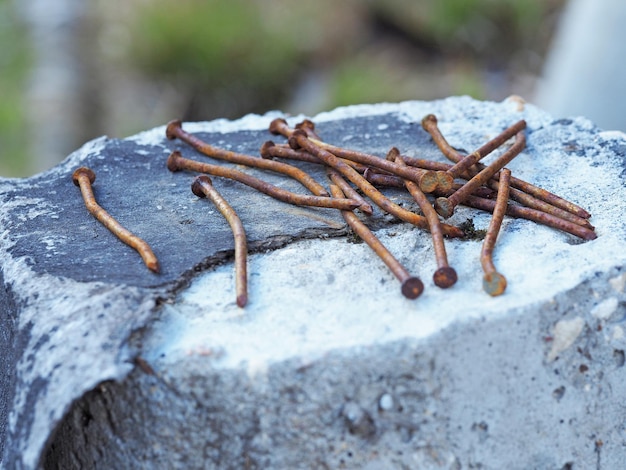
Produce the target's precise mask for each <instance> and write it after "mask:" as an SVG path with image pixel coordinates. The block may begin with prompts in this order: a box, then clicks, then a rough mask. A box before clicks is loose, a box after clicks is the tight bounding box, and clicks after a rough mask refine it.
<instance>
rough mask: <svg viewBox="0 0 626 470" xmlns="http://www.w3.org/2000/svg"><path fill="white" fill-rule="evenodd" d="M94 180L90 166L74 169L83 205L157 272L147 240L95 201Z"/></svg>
mask: <svg viewBox="0 0 626 470" xmlns="http://www.w3.org/2000/svg"><path fill="white" fill-rule="evenodd" d="M95 180H96V174H95V173H94V172H93V170H92V169H91V168H87V167H84V166H83V167H80V168H78V169H76V171H74V174H73V175H72V181H74V184H75V185H76V186H78V187H79V188H80V192H81V194H82V196H83V200H84V201H85V207H86V208H87V210H88V211H89V213H90V214H92V215H93V216H94V217H95V218H96V219H98V221H99V222H100V223H101V224H102V225H104V226H105V227H106V228H107V229H109V231H110V232H112V233H113V234H114V235H115V236H116V237H117V238H119V239H120V240H121V241H122V242H124V243H126V244H127V245H128V246H130V247H131V248H133V249H135V250H136V251H137V253H139V256H141V259H143V262H144V263H145V265H146V266H147V268H148V269H149V270H150V271H153V272H155V273H158V272H159V269H160V268H159V261H158V260H157V257H156V256H155V255H154V253H153V252H152V249H151V248H150V245H148V243H147V242H145V241H144V240H142V239H141V238H139V237H138V236H137V235H134V234H133V233H132V232H130V231H128V230H126V229H125V228H124V227H122V225H121V224H120V223H119V222H118V221H117V220H115V219H114V218H113V216H111V215H110V214H109V213H108V212H107V211H106V210H104V209H103V208H102V207H101V206H100V205H99V204H98V203H97V202H96V198H95V196H94V194H93V190H92V188H91V185H92V183H93V182H94V181H95Z"/></svg>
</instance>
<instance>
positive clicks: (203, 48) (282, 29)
mask: <svg viewBox="0 0 626 470" xmlns="http://www.w3.org/2000/svg"><path fill="white" fill-rule="evenodd" d="M15 1H17V0H15ZM564 2H565V0H420V1H419V2H415V1H414V0H344V1H342V2H337V1H334V0H316V1H313V0H300V1H298V2H294V1H292V0H179V1H177V2H171V1H169V0H132V1H128V0H97V1H94V2H93V3H91V4H90V5H91V6H90V8H91V10H92V12H91V15H90V17H91V18H90V21H93V22H94V27H93V28H91V27H89V28H86V31H87V33H86V34H89V35H90V37H89V41H88V42H86V44H87V43H88V44H94V46H93V50H86V49H89V48H88V47H84V48H83V52H81V53H83V54H90V55H89V57H88V58H84V59H85V60H84V61H80V62H81V64H83V67H84V68H88V67H92V66H93V65H88V64H94V63H95V64H96V65H95V66H93V67H95V68H94V69H90V70H87V73H85V77H87V79H90V78H89V77H91V79H94V77H95V79H94V83H93V85H92V87H86V88H87V89H89V90H90V93H89V96H91V95H94V94H96V93H100V95H101V96H93V97H92V98H93V102H95V103H101V109H93V110H87V112H86V115H90V116H98V117H99V120H92V121H90V122H92V124H93V123H100V122H102V123H103V124H102V125H103V126H104V128H103V129H99V131H96V132H99V134H100V135H101V134H105V133H109V134H110V135H114V136H121V137H123V136H126V135H129V134H131V133H133V132H136V131H137V130H140V129H144V128H146V127H151V126H155V125H159V124H162V123H163V122H164V121H165V120H168V119H171V118H174V117H178V118H182V119H185V120H207V119H213V118H217V117H225V118H236V117H239V116H241V115H243V114H246V113H250V112H257V113H262V112H265V111H267V110H271V109H282V110H284V111H286V112H292V113H305V114H309V115H313V114H315V113H317V112H319V111H322V110H326V109H332V108H334V107H336V106H338V105H348V104H352V103H365V102H379V101H401V100H405V99H424V100H428V99H435V98H441V97H444V96H449V95H457V94H469V95H471V96H473V97H475V98H478V99H493V100H499V99H503V98H505V97H506V96H507V95H508V94H511V93H521V94H524V91H526V90H522V91H519V90H517V89H516V87H517V86H518V85H519V84H520V83H521V82H520V77H524V76H534V75H537V74H538V73H539V71H540V68H541V65H542V58H543V56H544V53H545V50H546V48H547V45H548V41H549V39H550V36H551V33H552V31H553V26H554V22H555V19H556V16H557V14H558V12H559V11H560V8H561V7H562V6H563V4H564ZM13 3H14V2H12V1H11V0H0V40H1V41H2V44H3V48H2V49H1V50H0V67H2V74H0V95H1V96H2V100H0V145H1V147H0V148H1V152H2V158H1V159H0V174H3V175H12V174H23V173H24V171H25V170H26V169H28V165H27V163H26V159H25V155H26V152H27V150H25V149H26V147H27V146H26V126H25V124H24V122H25V116H24V113H25V107H24V98H23V92H24V86H23V83H24V82H25V81H26V78H27V72H28V65H29V53H28V50H29V48H28V40H27V39H26V35H25V33H24V31H23V30H22V28H21V27H20V25H19V22H18V21H17V19H16V17H15V14H14V12H13V9H12V7H11V5H12V4H13ZM89 47H92V46H89ZM87 59H89V60H87ZM35 60H36V58H35ZM98 67H99V68H98ZM120 90H123V91H120ZM81 100H82V98H81ZM87 101H89V100H87ZM88 105H89V103H86V106H88ZM140 116H142V117H144V119H140V118H139V117H140ZM146 116H148V117H146ZM85 124H86V123H83V124H82V125H85ZM77 125H81V123H79V124H77ZM9 156H10V157H11V158H10V159H9V158H8V157H9Z"/></svg>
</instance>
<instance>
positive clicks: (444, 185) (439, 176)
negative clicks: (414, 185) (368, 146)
mask: <svg viewBox="0 0 626 470" xmlns="http://www.w3.org/2000/svg"><path fill="white" fill-rule="evenodd" d="M398 155H400V150H398V149H397V147H392V148H391V149H390V150H389V152H387V156H386V159H387V160H389V161H391V162H396V156H398ZM400 156H402V155H400ZM407 158H409V157H404V156H402V160H403V162H404V164H405V165H406V166H412V167H415V168H421V169H423V170H427V171H429V172H430V175H429V176H431V180H427V181H428V184H429V185H430V187H434V189H433V190H432V191H424V190H423V189H422V187H421V186H420V189H422V191H423V192H430V193H432V192H435V191H448V190H449V189H451V188H452V184H453V183H454V177H453V176H452V175H450V174H449V173H448V171H447V168H446V169H445V170H441V168H436V167H431V168H426V167H420V166H419V165H409V164H408V163H407V160H406V159H407ZM433 178H434V181H433Z"/></svg>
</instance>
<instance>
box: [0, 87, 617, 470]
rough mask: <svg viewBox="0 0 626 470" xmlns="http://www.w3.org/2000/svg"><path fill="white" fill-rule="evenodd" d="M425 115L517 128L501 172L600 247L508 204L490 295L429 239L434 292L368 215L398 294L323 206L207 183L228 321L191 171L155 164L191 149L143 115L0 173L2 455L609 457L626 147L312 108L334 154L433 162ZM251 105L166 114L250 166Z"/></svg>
mask: <svg viewBox="0 0 626 470" xmlns="http://www.w3.org/2000/svg"><path fill="white" fill-rule="evenodd" d="M427 113H435V114H437V115H438V117H439V120H440V124H441V128H442V131H443V132H444V134H445V135H446V136H447V137H448V139H449V141H450V143H451V144H452V145H454V146H455V147H457V148H459V149H463V150H465V151H471V150H473V149H475V148H477V147H479V146H480V145H481V144H482V143H484V142H485V140H487V139H488V138H490V137H492V136H494V135H495V134H497V133H498V132H499V131H501V130H502V129H503V128H504V127H507V126H508V125H510V124H511V123H512V122H514V121H516V120H518V119H521V118H524V119H526V120H527V121H528V132H527V136H528V148H527V149H526V150H525V151H524V152H523V153H522V154H521V155H520V156H519V157H518V158H517V159H516V160H515V161H514V162H513V163H512V164H511V165H510V166H509V167H510V168H511V169H512V171H513V174H514V175H516V176H519V177H520V178H523V179H526V180H528V181H531V182H533V183H536V184H538V185H540V186H542V187H545V188H546V189H550V190H552V191H554V192H556V193H557V194H560V195H562V196H564V197H567V198H569V199H572V200H573V201H574V202H577V203H579V204H581V205H583V206H584V207H586V208H587V209H589V210H590V212H591V213H592V214H593V218H592V223H593V224H594V225H595V226H596V229H597V233H598V239H597V240H594V241H591V242H585V243H582V242H580V241H579V240H578V239H576V238H575V237H572V236H570V235H567V234H563V233H560V232H557V231H555V230H552V229H549V228H546V227H541V226H536V225H534V224H533V223H531V222H528V221H522V220H514V219H510V218H506V219H505V225H504V227H503V231H502V232H501V236H500V238H499V241H498V246H497V248H496V260H495V261H496V265H497V266H498V267H499V269H500V270H501V271H502V272H503V273H504V274H505V275H506V276H507V279H508V281H509V287H508V290H507V292H506V294H505V295H503V296H502V297H499V298H489V297H488V296H487V295H486V294H484V293H483V292H482V288H481V270H480V265H479V263H478V254H479V251H480V242H478V241H462V240H454V241H449V242H448V243H447V246H448V250H449V259H450V262H451V264H452V265H453V266H454V267H455V268H456V270H457V272H458V274H459V282H458V284H457V285H455V286H454V287H453V288H452V289H450V290H447V291H443V290H440V289H438V288H436V287H435V286H434V285H433V283H432V280H431V275H432V272H433V271H434V269H435V263H434V260H433V253H432V247H431V243H430V239H429V236H428V235H427V234H426V233H424V232H423V231H421V230H419V229H416V228H413V227H409V226H406V225H405V224H398V223H397V221H395V220H393V219H392V218H390V217H387V216H383V215H381V214H380V213H377V214H376V216H375V218H374V220H373V221H372V222H371V225H372V226H374V227H375V228H377V229H378V230H377V234H378V235H379V236H380V237H381V240H382V241H383V242H384V243H385V244H386V245H387V246H388V247H389V248H390V249H391V251H392V252H393V253H394V255H396V256H397V257H398V259H399V260H400V261H401V262H403V263H404V264H405V265H406V266H407V267H408V268H409V270H410V271H411V272H413V273H415V274H419V275H420V276H421V277H422V279H423V280H424V283H425V285H426V290H425V292H424V294H423V295H422V297H420V298H418V299H417V300H414V301H409V300H406V299H404V298H403V297H402V296H401V295H400V290H399V285H398V283H397V281H396V280H395V278H393V276H392V275H391V273H389V272H388V270H387V269H386V268H385V267H384V265H382V263H381V262H380V261H379V260H378V259H377V258H376V257H375V256H374V255H373V254H372V253H371V252H370V251H369V249H368V248H367V246H365V245H364V244H361V243H348V241H347V240H346V237H345V234H346V233H347V231H346V229H345V227H344V224H343V222H342V220H341V218H340V217H339V216H338V214H336V213H335V212H333V211H330V210H322V209H299V208H293V207H291V206H287V205H284V204H282V203H279V202H275V201H273V200H271V199H269V198H267V197H265V196H262V195H257V194H255V193H254V192H252V191H249V190H248V189H247V188H245V187H243V186H241V185H238V184H237V183H229V182H224V181H218V182H216V186H217V187H218V189H219V190H220V191H221V192H222V193H223V194H224V196H225V197H226V198H227V199H229V201H230V202H231V205H233V207H235V209H236V210H237V211H238V212H239V213H240V216H241V218H242V221H243V223H244V225H245V227H246V231H247V233H248V236H249V238H250V240H251V246H252V248H253V251H254V252H255V253H254V254H252V256H251V258H250V268H249V270H250V303H249V305H248V307H247V308H246V309H245V310H241V309H238V308H237V307H236V305H235V303H234V293H233V273H232V264H231V263H230V262H228V261H229V260H230V259H231V257H232V236H231V235H230V232H229V231H228V226H227V225H226V222H225V221H223V220H222V219H221V216H219V214H217V212H216V211H215V209H214V208H212V207H211V206H210V204H209V203H207V201H203V200H198V199H197V198H196V197H195V196H193V195H192V194H191V191H190V189H189V185H190V182H191V179H192V176H191V175H189V174H184V173H181V174H170V173H169V172H167V170H165V168H164V161H165V158H166V157H167V154H168V153H169V151H170V150H171V149H174V148H178V149H180V150H181V151H182V152H183V155H184V156H192V157H194V158H198V159H200V158H202V157H200V156H198V155H197V154H196V153H195V152H193V151H192V150H190V149H189V148H188V147H186V146H185V145H184V144H181V143H179V142H176V141H174V142H169V141H166V140H165V138H164V128H158V129H155V130H153V131H149V132H146V133H143V134H140V135H138V136H135V137H133V138H130V139H126V140H122V141H120V140H108V139H99V140H96V141H94V142H91V143H89V144H87V145H86V146H85V147H83V148H82V149H81V150H79V151H77V152H76V153H74V154H73V155H71V156H70V157H69V158H68V159H67V160H66V161H65V162H64V163H63V164H61V165H60V166H59V167H57V168H55V169H53V170H52V171H50V172H48V173H45V174H42V175H38V176H35V177H33V178H30V179H28V180H23V181H18V180H2V181H1V182H0V194H1V196H2V206H1V208H0V211H1V214H2V218H1V219H0V220H2V232H1V234H2V237H1V238H0V242H1V250H0V262H1V267H2V271H1V273H2V277H3V285H4V289H3V290H2V292H0V301H1V303H0V305H1V307H0V308H1V309H2V311H1V317H0V326H1V327H2V328H1V330H0V352H1V354H0V366H1V367H2V374H3V377H6V380H3V385H2V388H1V389H0V443H2V444H0V446H2V447H0V450H1V453H0V455H1V456H2V466H3V467H4V468H15V467H17V468H33V467H36V466H37V465H41V466H44V467H48V468H57V467H59V468H144V467H151V466H154V464H155V462H160V463H163V462H167V466H168V467H172V468H206V467H209V468H211V467H215V468H372V469H373V468H454V469H458V468H479V467H480V468H487V469H491V468H494V469H496V468H519V469H522V468H557V469H561V468H570V469H571V468H607V469H609V468H621V466H623V464H624V461H625V459H626V451H625V450H624V449H626V428H624V425H623V423H624V418H626V414H625V410H624V408H623V405H622V404H621V399H620V397H622V396H624V393H625V392H626V390H625V389H626V381H625V373H624V368H623V365H624V350H625V347H626V338H625V337H624V329H623V328H624V325H623V322H624V318H626V315H625V314H626V308H625V307H624V306H625V305H626V293H625V286H626V274H625V273H624V266H625V265H626V263H625V261H626V254H625V253H624V251H623V246H624V241H625V238H626V237H625V231H626V229H625V226H624V222H623V214H624V213H626V211H625V207H624V205H625V204H626V202H625V201H626V198H625V197H624V174H625V172H626V170H625V166H624V155H625V154H626V138H625V137H624V135H623V134H621V133H614V132H602V131H600V130H599V129H597V128H596V127H594V126H593V124H592V123H590V122H589V121H586V120H584V119H580V118H577V119H568V120H555V119H553V118H552V117H551V116H549V115H547V114H545V113H543V112H541V111H540V110H538V109H536V108H533V107H532V106H526V107H520V103H519V102H518V101H516V100H507V101H505V102H503V103H484V102H477V101H473V100H471V99H469V98H450V99H447V100H443V101H439V102H432V103H424V102H407V103H401V104H382V105H375V106H355V107H349V108H343V109H339V110H336V111H333V112H330V113H324V114H322V115H319V116H317V117H314V120H315V122H316V123H318V129H319V131H320V133H321V134H322V135H323V137H324V138H325V139H326V140H328V141H329V142H332V143H337V144H341V145H345V146H350V147H354V148H358V149H363V150H367V151H369V152H372V153H376V154H378V155H384V154H385V153H386V152H387V150H388V149H389V147H391V146H392V145H395V146H397V147H399V148H400V150H401V151H402V152H403V153H405V154H408V155H416V156H417V155H419V156H422V157H424V158H440V159H443V157H439V156H438V152H437V150H436V149H435V147H434V145H433V144H432V142H431V141H430V139H429V137H428V136H427V134H425V133H424V132H423V131H422V130H421V128H420V126H419V121H420V120H421V118H422V117H423V116H424V115H425V114H427ZM274 117H276V114H274V113H273V114H270V115H267V116H248V117H246V118H244V119H242V120H239V121H235V122H226V121H214V122H211V123H195V124H187V125H185V128H186V129H188V130H190V131H193V132H199V133H201V134H200V135H201V136H202V137H204V138H205V139H207V140H210V141H211V142H212V143H214V144H215V145H219V146H224V147H228V148H231V149H233V150H237V151H242V152H246V153H253V154H255V153H256V152H257V151H258V148H259V147H260V145H261V144H262V142H263V141H265V140H267V139H269V138H270V137H271V136H270V135H269V134H268V133H267V131H266V130H265V129H266V127H267V125H268V123H269V122H270V121H271V119H272V118H274ZM298 120H299V118H290V122H291V123H295V122H297V121H298ZM273 139H274V140H276V141H281V139H280V138H275V137H273ZM79 165H88V166H90V167H92V168H93V169H94V170H95V171H96V173H97V180H96V183H95V185H94V190H95V192H96V197H97V198H98V200H99V202H100V203H101V205H103V206H104V207H105V208H106V209H107V210H109V211H110V212H111V213H112V214H114V215H115V216H116V217H118V219H119V220H120V221H121V222H122V223H123V224H125V225H126V226H127V227H128V228H129V229H131V230H133V231H135V232H136V233H137V234H138V235H140V236H142V237H143V238H144V239H146V240H147V241H148V242H149V243H150V244H151V245H152V247H153V249H154V251H155V253H156V254H157V256H158V257H159V259H160V261H161V264H162V267H163V273H162V274H160V275H154V274H151V273H150V272H149V271H148V270H147V269H145V267H144V266H143V264H142V263H141V260H140V259H139V257H138V256H137V254H136V253H135V252H134V251H132V250H131V249H130V248H128V247H126V246H125V245H122V244H120V243H119V242H118V241H117V240H116V239H115V238H114V237H113V236H112V235H110V234H108V233H107V232H106V231H105V230H104V229H103V227H101V226H100V225H99V224H98V223H97V221H95V220H94V219H93V218H92V217H91V216H89V214H87V212H86V211H85V209H84V207H83V206H82V201H81V200H80V198H79V194H78V189H77V188H76V187H74V185H73V184H72V183H71V178H70V175H71V173H72V171H73V170H74V169H75V168H76V167H77V166H79ZM303 168H306V169H307V170H309V171H311V172H313V173H315V171H317V170H315V167H312V166H310V165H303ZM315 174H316V176H317V177H318V179H319V180H320V181H324V178H323V175H322V174H321V173H315ZM263 178H264V179H271V180H273V181H275V182H280V184H284V185H285V186H286V187H290V188H292V189H294V190H297V191H298V190H299V187H298V186H299V185H298V184H297V183H295V182H290V181H287V180H285V179H284V178H282V177H278V176H276V177H274V176H273V175H270V174H268V173H264V174H263ZM389 194H390V196H391V197H393V198H396V200H397V201H398V202H401V203H403V204H405V205H406V206H407V207H414V205H413V204H412V202H411V200H410V199H409V198H408V197H406V196H405V195H403V194H401V193H400V192H397V191H391V192H390V193H389ZM468 217H471V218H473V220H474V223H475V224H476V226H477V227H478V228H485V227H486V226H487V224H488V222H489V216H488V215H486V214H480V213H477V212H475V211H473V210H470V209H459V211H458V212H457V213H456V214H455V216H454V217H453V219H452V222H453V223H457V224H458V223H460V222H463V221H464V220H465V219H466V218H468ZM329 237H331V238H329ZM225 261H226V263H225Z"/></svg>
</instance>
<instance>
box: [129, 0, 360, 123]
mask: <svg viewBox="0 0 626 470" xmlns="http://www.w3.org/2000/svg"><path fill="white" fill-rule="evenodd" d="M170 5H171V3H170V2H168V1H165V0H151V1H148V2H145V3H144V4H143V5H142V6H141V7H140V8H139V10H138V11H137V14H136V16H135V21H134V22H133V23H132V25H131V26H130V31H131V36H132V38H131V41H130V47H129V49H128V55H129V59H130V61H131V62H132V63H134V64H136V65H137V66H138V67H139V68H140V69H141V70H142V71H143V72H144V73H145V74H146V75H148V76H150V77H156V78H160V79H162V80H167V81H170V82H174V83H176V85H177V86H178V87H179V88H180V89H185V90H186V92H187V94H188V106H189V107H188V109H187V112H186V113H185V115H184V116H183V117H185V118H188V117H197V116H198V110H199V109H202V110H203V111H202V114H203V115H204V117H205V118H206V116H212V117H216V116H223V117H235V116H238V115H240V114H241V110H243V109H245V110H246V111H244V112H262V111H265V110H267V109H268V108H272V107H274V108H275V107H276V106H277V105H279V104H280V103H281V102H284V101H285V100H286V99H288V98H289V95H290V93H291V89H292V86H291V84H292V83H293V82H294V81H295V80H296V79H297V77H298V75H299V74H301V73H306V67H307V66H308V62H309V61H310V60H311V58H312V57H315V56H323V55H327V56H329V57H333V56H336V55H338V52H340V51H341V49H342V47H341V44H342V43H343V44H350V43H352V42H353V39H354V36H355V35H356V32H355V30H354V28H352V27H351V26H350V23H351V22H352V21H351V17H352V14H353V13H354V11H357V10H358V8H357V7H356V2H350V1H346V2H342V4H341V5H336V4H335V3H331V2H330V1H328V0H319V1H317V2H311V1H305V2H298V3H294V2H289V1H284V0H274V1H271V2H264V1H253V0H231V1H228V2H227V1H223V0H182V1H179V2H177V3H176V6H175V7H171V6H170ZM331 9H332V10H334V11H342V12H343V15H344V17H346V18H348V21H346V22H344V23H343V24H341V25H338V24H337V23H336V21H337V20H338V18H337V17H335V16H329V15H328V11H330V10H331ZM335 36H336V37H337V39H338V40H339V41H341V43H334V44H332V43H330V41H332V40H333V38H334V37H335ZM346 41H347V42H346Z"/></svg>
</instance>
